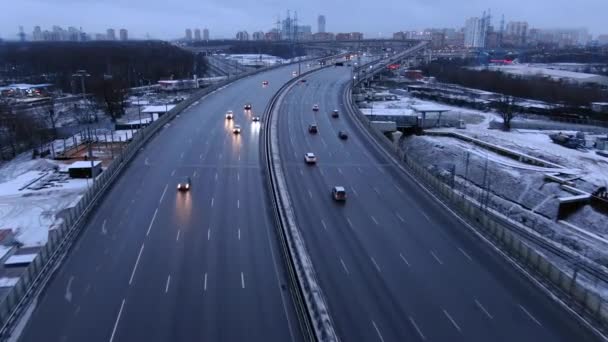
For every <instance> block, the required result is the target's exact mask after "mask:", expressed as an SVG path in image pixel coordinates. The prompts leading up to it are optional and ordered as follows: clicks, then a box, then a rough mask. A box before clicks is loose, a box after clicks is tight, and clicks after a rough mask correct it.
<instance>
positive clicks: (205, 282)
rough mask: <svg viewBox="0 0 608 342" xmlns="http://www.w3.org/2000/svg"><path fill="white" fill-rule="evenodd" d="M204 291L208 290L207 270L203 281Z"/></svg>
mask: <svg viewBox="0 0 608 342" xmlns="http://www.w3.org/2000/svg"><path fill="white" fill-rule="evenodd" d="M203 291H207V272H205V280H204V281H203Z"/></svg>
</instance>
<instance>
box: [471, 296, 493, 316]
mask: <svg viewBox="0 0 608 342" xmlns="http://www.w3.org/2000/svg"><path fill="white" fill-rule="evenodd" d="M475 304H477V307H478V308H479V309H480V310H481V311H483V313H484V314H486V316H488V318H489V319H494V317H492V315H490V313H489V312H488V310H486V308H484V307H483V305H481V303H480V302H479V301H478V300H477V298H476V299H475Z"/></svg>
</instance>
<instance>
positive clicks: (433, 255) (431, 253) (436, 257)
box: [431, 251, 443, 265]
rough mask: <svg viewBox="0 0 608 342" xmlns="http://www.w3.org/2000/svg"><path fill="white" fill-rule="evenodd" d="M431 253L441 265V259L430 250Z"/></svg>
mask: <svg viewBox="0 0 608 342" xmlns="http://www.w3.org/2000/svg"><path fill="white" fill-rule="evenodd" d="M431 255H432V256H433V258H435V260H437V262H438V263H439V265H443V262H441V260H440V259H439V258H438V257H437V255H435V252H433V251H431Z"/></svg>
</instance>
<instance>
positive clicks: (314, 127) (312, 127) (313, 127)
mask: <svg viewBox="0 0 608 342" xmlns="http://www.w3.org/2000/svg"><path fill="white" fill-rule="evenodd" d="M308 132H309V133H311V134H316V133H318V132H319V129H318V128H317V125H315V124H311V125H308Z"/></svg>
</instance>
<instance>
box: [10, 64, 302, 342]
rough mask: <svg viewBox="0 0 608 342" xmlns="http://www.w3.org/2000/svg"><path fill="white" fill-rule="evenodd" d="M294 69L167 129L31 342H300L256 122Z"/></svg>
mask: <svg viewBox="0 0 608 342" xmlns="http://www.w3.org/2000/svg"><path fill="white" fill-rule="evenodd" d="M295 68H296V69H297V66H296V67H295ZM293 70H294V67H293V66H289V67H284V68H279V69H276V70H273V71H269V72H266V73H261V74H259V75H256V76H252V77H248V78H246V79H243V80H240V81H237V82H235V83H232V84H231V85H228V86H227V87H226V88H225V89H222V90H220V91H217V92H215V93H212V94H210V95H209V96H207V97H206V98H204V99H201V100H200V101H198V102H197V103H195V105H194V106H192V107H191V108H189V109H187V110H186V111H185V112H183V113H182V114H181V115H179V117H177V118H176V119H175V120H173V121H171V122H170V123H169V124H167V125H166V127H165V128H164V129H163V130H161V131H160V132H159V133H158V134H157V135H156V136H155V137H154V138H153V139H152V140H151V141H150V142H149V143H148V144H147V145H146V147H145V148H144V149H142V150H141V151H140V153H139V155H138V156H137V157H136V158H135V159H134V160H133V161H132V162H131V163H130V165H129V166H128V169H127V170H125V171H124V173H123V175H122V176H121V178H120V179H119V180H118V181H117V183H116V184H115V185H114V187H113V188H112V189H111V190H110V191H109V193H108V194H107V195H106V198H105V199H104V200H103V202H102V203H101V204H100V206H99V208H98V209H97V211H96V213H95V214H94V215H93V216H92V217H91V218H90V220H89V222H88V225H87V227H86V228H85V230H84V231H83V233H82V236H81V238H80V240H79V241H78V243H77V245H76V246H75V247H74V250H73V251H72V252H71V253H70V255H69V257H68V259H67V260H65V261H64V263H63V265H62V266H61V268H60V270H59V271H58V273H57V274H56V275H55V277H54V278H53V279H52V280H51V282H50V283H49V285H48V287H47V288H46V289H45V291H44V293H43V294H42V296H41V298H39V300H38V302H37V305H36V307H35V309H34V311H33V313H32V314H31V317H30V319H29V322H28V323H27V325H26V326H25V328H24V329H23V331H22V334H21V338H20V341H23V342H29V341H32V342H34V341H36V342H39V341H62V342H67V341H75V342H82V341H100V342H101V341H103V342H108V341H109V342H117V341H146V342H152V341H299V340H300V339H301V338H300V331H299V325H298V321H297V318H296V316H295V314H294V313H293V308H292V302H291V298H290V294H289V292H288V291H287V290H286V289H287V286H286V278H285V275H284V273H283V267H282V266H283V263H282V257H281V255H280V254H279V252H278V247H277V246H276V241H277V240H276V236H275V235H274V234H275V229H274V228H273V226H272V224H273V219H272V216H271V211H270V209H269V208H267V204H266V202H265V198H266V197H265V193H264V189H265V187H264V184H265V183H264V178H263V176H262V174H261V167H260V153H259V151H260V145H259V143H260V141H259V135H260V123H258V122H253V117H254V116H261V115H262V113H263V111H264V109H265V108H266V106H267V104H268V102H269V100H270V99H271V97H272V96H273V95H274V93H275V92H276V91H277V90H278V89H279V88H280V87H281V86H282V85H283V84H284V83H285V82H287V81H288V80H289V79H291V78H292V71H293ZM264 80H268V81H269V85H268V86H263V85H262V81H264ZM245 103H251V105H252V110H251V111H245V110H244V104H245ZM227 110H233V111H234V119H233V120H226V119H225V113H226V111H227ZM237 124H238V125H240V126H241V132H240V134H234V133H233V129H234V127H235V125H237ZM187 177H190V179H191V182H192V186H191V189H190V190H189V191H177V184H178V183H179V182H185V181H186V179H187Z"/></svg>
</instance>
